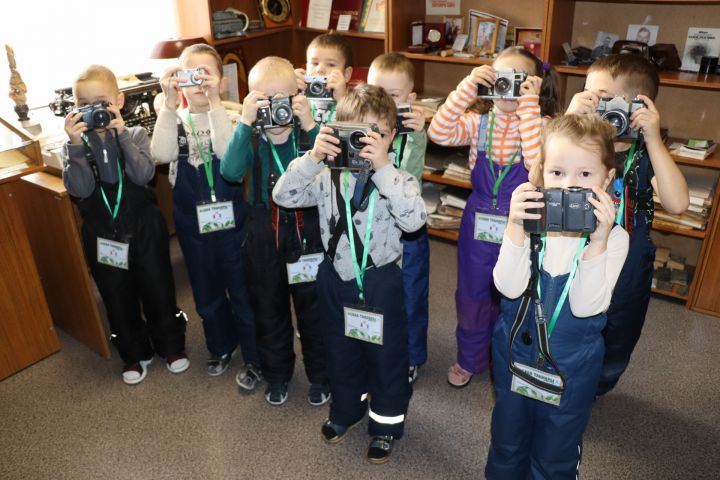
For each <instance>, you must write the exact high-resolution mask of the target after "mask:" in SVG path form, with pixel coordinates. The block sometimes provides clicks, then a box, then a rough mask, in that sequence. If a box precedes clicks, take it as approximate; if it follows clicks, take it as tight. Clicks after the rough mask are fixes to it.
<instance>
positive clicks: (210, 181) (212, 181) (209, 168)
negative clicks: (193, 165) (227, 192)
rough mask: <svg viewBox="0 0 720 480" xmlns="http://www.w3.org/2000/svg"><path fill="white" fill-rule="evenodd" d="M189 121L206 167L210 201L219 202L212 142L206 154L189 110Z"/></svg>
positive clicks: (191, 131)
mask: <svg viewBox="0 0 720 480" xmlns="http://www.w3.org/2000/svg"><path fill="white" fill-rule="evenodd" d="M187 121H188V125H190V133H191V134H192V137H193V139H194V140H195V146H196V147H197V149H198V152H199V153H200V158H202V162H203V167H205V177H206V178H207V182H208V186H210V200H211V201H212V202H213V203H215V202H217V197H215V178H214V177H213V171H212V140H210V142H209V143H208V149H207V152H206V151H205V150H204V149H203V146H202V144H201V143H200V139H199V138H198V136H197V133H196V132H195V124H194V123H193V119H192V116H191V115H190V111H189V110H188V112H187Z"/></svg>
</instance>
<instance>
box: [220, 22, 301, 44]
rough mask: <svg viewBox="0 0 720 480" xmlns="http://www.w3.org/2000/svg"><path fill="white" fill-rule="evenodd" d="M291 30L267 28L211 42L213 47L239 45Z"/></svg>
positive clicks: (287, 28)
mask: <svg viewBox="0 0 720 480" xmlns="http://www.w3.org/2000/svg"><path fill="white" fill-rule="evenodd" d="M291 30H292V27H289V26H288V27H278V28H268V29H265V30H258V31H257V32H250V33H248V34H247V35H244V36H242V37H230V38H223V39H221V40H213V44H214V45H228V44H231V43H240V42H246V41H248V40H253V39H255V38H260V37H267V36H268V35H276V34H278V33H282V32H289V31H291Z"/></svg>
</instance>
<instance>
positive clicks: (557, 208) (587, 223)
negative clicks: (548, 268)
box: [523, 187, 597, 233]
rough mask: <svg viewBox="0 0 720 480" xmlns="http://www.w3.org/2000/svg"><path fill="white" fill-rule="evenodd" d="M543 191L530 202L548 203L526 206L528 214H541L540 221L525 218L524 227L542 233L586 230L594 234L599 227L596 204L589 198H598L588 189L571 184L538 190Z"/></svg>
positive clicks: (585, 231) (529, 230) (529, 231)
mask: <svg viewBox="0 0 720 480" xmlns="http://www.w3.org/2000/svg"><path fill="white" fill-rule="evenodd" d="M537 190H538V191H539V192H543V198H539V199H528V201H535V202H545V206H543V207H540V208H536V209H530V208H529V209H527V210H526V212H527V213H539V214H540V215H541V216H542V217H541V218H540V219H539V220H527V219H526V220H523V227H524V228H525V231H526V232H528V233H542V232H583V233H591V232H594V231H595V228H596V227H597V217H595V213H594V207H593V205H592V204H591V203H590V202H589V201H588V199H589V198H591V197H592V198H595V193H593V191H592V190H591V189H589V188H581V187H570V188H568V189H563V188H548V189H542V188H538V189H537Z"/></svg>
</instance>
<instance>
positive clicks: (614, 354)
mask: <svg viewBox="0 0 720 480" xmlns="http://www.w3.org/2000/svg"><path fill="white" fill-rule="evenodd" d="M638 157H639V162H638V165H637V166H636V168H633V167H631V170H633V171H635V172H637V189H635V188H634V186H633V185H630V187H631V189H632V190H636V191H635V192H634V195H636V196H637V197H636V203H635V208H634V211H635V213H634V217H635V218H634V222H633V227H632V228H631V229H628V228H627V226H626V227H625V229H626V230H628V233H630V247H629V250H628V255H627V259H626V260H625V264H624V265H623V269H622V271H621V272H620V277H619V278H618V281H617V284H616V285H615V291H614V292H613V296H612V300H611V302H610V308H609V309H608V311H607V326H606V327H605V330H603V337H604V338H605V358H604V361H603V369H602V375H601V377H600V383H599V384H598V390H597V394H598V395H603V394H605V393H607V392H609V391H610V390H612V389H613V387H615V385H616V384H617V382H618V380H620V376H621V375H622V373H623V372H624V371H625V369H626V368H627V366H628V364H629V363H630V356H631V355H632V352H633V350H634V349H635V345H636V344H637V342H638V340H639V339H640V333H641V331H642V327H643V325H644V324H645V315H646V314H647V309H648V304H649V303H650V288H651V286H652V275H653V261H654V260H655V245H654V244H653V241H652V239H651V238H650V234H649V231H650V227H651V226H652V218H653V206H654V205H653V199H652V192H653V189H652V184H651V183H650V179H651V178H652V168H651V164H650V157H649V156H648V154H647V151H645V150H644V149H641V151H640V154H639V155H638ZM625 178H626V179H627V178H628V175H625ZM634 180H635V178H632V179H631V180H630V183H631V184H632V182H633V181H634ZM626 223H627V222H626Z"/></svg>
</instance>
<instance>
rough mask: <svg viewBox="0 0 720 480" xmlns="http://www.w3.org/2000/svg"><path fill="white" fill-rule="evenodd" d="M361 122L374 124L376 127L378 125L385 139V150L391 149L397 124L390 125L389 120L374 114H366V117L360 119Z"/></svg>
mask: <svg viewBox="0 0 720 480" xmlns="http://www.w3.org/2000/svg"><path fill="white" fill-rule="evenodd" d="M360 122H362V123H374V124H375V125H377V128H378V130H379V131H380V135H381V136H382V138H383V144H384V145H385V149H386V150H389V149H390V144H391V143H392V141H393V139H394V138H395V124H393V125H390V124H389V123H388V122H387V120H385V119H384V118H380V117H378V116H377V115H376V114H375V113H373V112H368V113H366V114H365V116H364V117H362V119H360Z"/></svg>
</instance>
